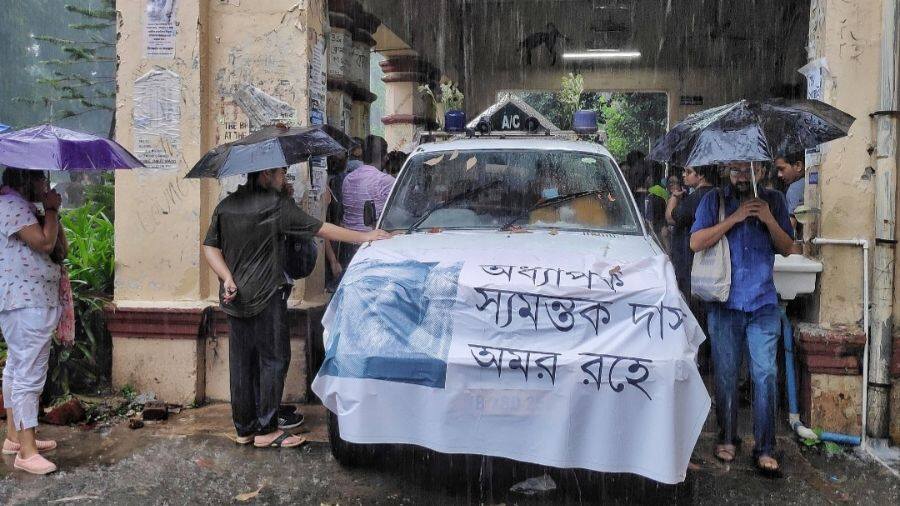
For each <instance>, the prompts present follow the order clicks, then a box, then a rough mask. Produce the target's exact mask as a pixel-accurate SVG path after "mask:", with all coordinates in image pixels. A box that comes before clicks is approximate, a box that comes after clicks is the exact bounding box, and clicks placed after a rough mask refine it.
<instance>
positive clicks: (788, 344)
mask: <svg viewBox="0 0 900 506" xmlns="http://www.w3.org/2000/svg"><path fill="white" fill-rule="evenodd" d="M781 335H782V337H784V364H785V367H784V375H785V379H786V381H787V395H788V411H789V412H788V424H789V425H790V426H791V430H793V431H794V432H796V433H797V435H798V436H800V437H801V438H803V439H818V438H819V436H818V435H817V434H816V433H815V432H813V431H812V429H810V428H808V427H807V426H805V425H803V422H801V421H800V404H799V403H798V402H797V371H796V369H795V362H794V327H793V325H791V321H790V320H789V319H788V317H787V314H786V313H785V312H784V305H782V306H781Z"/></svg>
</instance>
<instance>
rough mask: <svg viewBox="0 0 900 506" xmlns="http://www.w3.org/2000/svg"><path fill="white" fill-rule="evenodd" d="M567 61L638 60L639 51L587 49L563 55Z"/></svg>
mask: <svg viewBox="0 0 900 506" xmlns="http://www.w3.org/2000/svg"><path fill="white" fill-rule="evenodd" d="M562 57H563V58H565V59H567V60H615V59H631V58H640V57H641V52H640V51H622V50H619V49H588V50H587V51H580V52H574V53H563V55H562Z"/></svg>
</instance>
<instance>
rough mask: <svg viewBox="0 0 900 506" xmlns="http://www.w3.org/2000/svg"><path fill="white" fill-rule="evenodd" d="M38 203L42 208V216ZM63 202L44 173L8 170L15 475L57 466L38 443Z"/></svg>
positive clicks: (4, 215)
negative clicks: (40, 407)
mask: <svg viewBox="0 0 900 506" xmlns="http://www.w3.org/2000/svg"><path fill="white" fill-rule="evenodd" d="M33 202H41V203H42V204H43V208H44V214H43V216H41V215H40V214H39V213H38V210H37V207H36V206H35V205H34V204H33ZM59 206H60V196H59V194H58V193H56V192H55V191H53V190H50V189H49V187H48V184H47V178H46V176H45V174H44V173H43V172H40V171H30V170H21V169H6V171H4V173H3V186H2V188H0V330H2V332H3V338H4V339H5V340H6V344H7V348H8V356H7V359H6V366H5V367H4V368H3V402H4V404H5V405H6V406H7V408H6V420H7V425H8V430H7V435H6V440H5V441H4V442H3V453H4V454H16V459H15V464H14V466H15V468H16V469H21V470H23V471H27V472H29V473H33V474H47V473H51V472H53V471H55V470H56V465H55V464H53V463H52V462H50V461H49V460H47V459H45V458H44V457H43V456H41V455H40V453H39V452H42V451H48V450H52V449H54V448H56V442H55V441H40V440H37V439H36V438H35V427H37V424H38V422H37V416H38V399H39V397H40V395H41V391H42V390H43V388H44V382H45V381H46V379H47V367H48V359H49V357H50V340H51V338H52V336H53V331H54V330H55V329H56V326H57V323H58V321H59V317H60V294H59V286H60V275H61V268H60V265H58V263H56V262H54V261H53V259H52V258H51V255H52V256H53V257H54V258H56V259H57V261H59V260H60V259H61V258H62V257H65V249H66V245H65V237H64V236H63V235H62V231H61V228H62V227H61V226H60V224H59Z"/></svg>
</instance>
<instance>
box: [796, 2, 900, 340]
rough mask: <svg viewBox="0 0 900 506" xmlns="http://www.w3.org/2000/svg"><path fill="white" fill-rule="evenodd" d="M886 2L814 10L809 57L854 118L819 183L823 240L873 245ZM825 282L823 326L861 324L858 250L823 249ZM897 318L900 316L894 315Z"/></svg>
mask: <svg viewBox="0 0 900 506" xmlns="http://www.w3.org/2000/svg"><path fill="white" fill-rule="evenodd" d="M881 14H882V1H881V0H867V1H865V2H861V1H857V2H843V1H840V0H817V1H815V2H813V10H812V15H811V29H810V34H811V36H810V41H811V44H810V57H811V58H812V57H824V58H825V60H826V62H827V65H828V68H829V69H830V76H831V77H829V78H827V79H826V80H825V83H824V97H823V99H824V101H825V102H827V103H829V104H831V105H834V106H835V107H837V108H839V109H841V110H843V111H846V112H847V113H849V114H851V115H853V116H854V117H856V121H855V122H854V124H853V126H852V128H851V129H850V135H849V136H848V137H847V138H845V139H841V140H837V141H834V142H831V143H829V144H827V145H826V148H825V149H826V151H825V158H824V161H823V163H822V167H821V173H820V175H819V189H820V195H821V220H820V224H819V231H820V235H821V236H823V237H829V238H840V239H844V238H856V237H861V238H864V239H868V240H869V241H870V242H871V241H872V240H873V234H874V225H873V220H874V201H873V191H874V182H875V179H874V177H872V176H871V174H870V173H869V172H868V170H867V168H868V167H872V166H873V165H874V159H873V158H872V157H871V155H870V153H869V152H868V150H869V148H870V147H871V146H872V144H873V143H874V136H873V124H872V121H871V120H870V118H869V113H871V112H873V111H875V110H876V109H877V108H878V100H879V97H878V79H879V77H880V75H881V70H880V63H881V50H880V46H881V33H882V26H881V24H882V16H881ZM820 257H821V259H822V262H823V263H824V264H825V270H824V271H823V272H822V274H821V275H820V277H819V286H820V290H819V323H821V324H823V325H826V326H827V325H831V324H835V323H857V322H858V321H860V319H861V318H862V273H861V265H862V264H861V252H860V251H859V248H850V247H846V246H823V247H822V248H821V249H820ZM895 310H897V308H896V307H895Z"/></svg>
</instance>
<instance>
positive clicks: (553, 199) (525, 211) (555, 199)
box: [500, 188, 603, 230]
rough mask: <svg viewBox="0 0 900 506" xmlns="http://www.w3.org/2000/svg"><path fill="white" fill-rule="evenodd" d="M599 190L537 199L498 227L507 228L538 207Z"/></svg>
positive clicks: (598, 189) (573, 198)
mask: <svg viewBox="0 0 900 506" xmlns="http://www.w3.org/2000/svg"><path fill="white" fill-rule="evenodd" d="M601 191H603V189H602V188H595V189H593V190H587V191H583V192H576V193H567V194H565V195H557V196H555V197H550V198H549V199H544V200H539V201H537V202H535V203H534V204H532V205H531V206H530V207H527V208H525V209H523V210H522V211H521V212H520V213H519V214H518V215H516V217H515V218H513V219H511V220H509V221H508V222H506V223H504V224H503V226H502V227H500V230H508V229H509V227H511V226H513V224H515V223H516V222H517V221H519V220H521V219H522V218H525V217H526V216H528V215H529V214H531V213H532V212H534V211H536V210H538V209H541V208H544V207H550V206H555V205H556V204H561V203H563V202H568V201H570V200H575V199H577V198H581V197H585V196H588V195H592V194H598V193H600V192H601Z"/></svg>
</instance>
